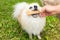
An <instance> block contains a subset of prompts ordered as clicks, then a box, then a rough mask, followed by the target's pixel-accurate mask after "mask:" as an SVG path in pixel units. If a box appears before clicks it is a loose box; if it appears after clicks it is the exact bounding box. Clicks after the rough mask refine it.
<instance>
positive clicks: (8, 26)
mask: <svg viewBox="0 0 60 40" xmlns="http://www.w3.org/2000/svg"><path fill="white" fill-rule="evenodd" d="M18 2H28V3H33V2H37V3H39V4H40V5H41V2H40V0H0V40H29V36H28V34H27V33H26V32H25V31H23V30H22V29H21V27H20V24H19V23H18V22H17V20H15V19H13V17H12V13H13V5H15V4H16V3H18ZM46 20H47V21H46V26H45V28H44V31H43V32H42V33H41V37H42V39H41V40H60V20H59V19H58V18H56V17H55V16H48V17H47V19H46ZM34 40H37V38H36V37H34Z"/></svg>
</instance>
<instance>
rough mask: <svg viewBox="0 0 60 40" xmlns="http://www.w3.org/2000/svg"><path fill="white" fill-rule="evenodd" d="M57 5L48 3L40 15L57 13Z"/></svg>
mask: <svg viewBox="0 0 60 40" xmlns="http://www.w3.org/2000/svg"><path fill="white" fill-rule="evenodd" d="M55 11H56V6H51V5H46V6H44V7H42V9H41V11H40V15H41V16H42V17H44V16H49V15H54V14H56V12H55Z"/></svg>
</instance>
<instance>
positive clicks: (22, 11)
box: [13, 2, 46, 39]
mask: <svg viewBox="0 0 60 40" xmlns="http://www.w3.org/2000/svg"><path fill="white" fill-rule="evenodd" d="M34 5H37V6H38V9H39V8H41V7H39V5H38V4H37V3H32V4H27V3H25V2H22V3H18V4H16V5H15V8H14V13H13V15H14V17H15V18H17V20H18V22H19V23H20V24H21V25H22V29H23V30H25V31H26V32H27V33H28V34H29V37H30V38H31V39H32V34H34V35H36V36H37V37H38V39H41V37H40V32H41V31H42V29H43V28H44V26H45V23H46V18H45V17H39V16H38V17H37V18H34V17H32V16H28V15H27V13H26V11H27V10H28V9H29V7H30V6H32V7H33V6H34ZM33 9H34V8H33ZM33 9H32V10H33ZM39 10H40V9H39Z"/></svg>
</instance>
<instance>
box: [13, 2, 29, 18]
mask: <svg viewBox="0 0 60 40" xmlns="http://www.w3.org/2000/svg"><path fill="white" fill-rule="evenodd" d="M27 5H28V4H27V3H26V2H22V3H18V4H16V5H15V6H14V13H13V16H14V18H17V17H18V16H19V15H20V14H21V13H22V12H23V10H24V9H25V8H26V7H27Z"/></svg>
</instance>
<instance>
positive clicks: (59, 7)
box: [55, 5, 60, 14]
mask: <svg viewBox="0 0 60 40" xmlns="http://www.w3.org/2000/svg"><path fill="white" fill-rule="evenodd" d="M55 12H56V13H59V14H60V5H57V6H55Z"/></svg>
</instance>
